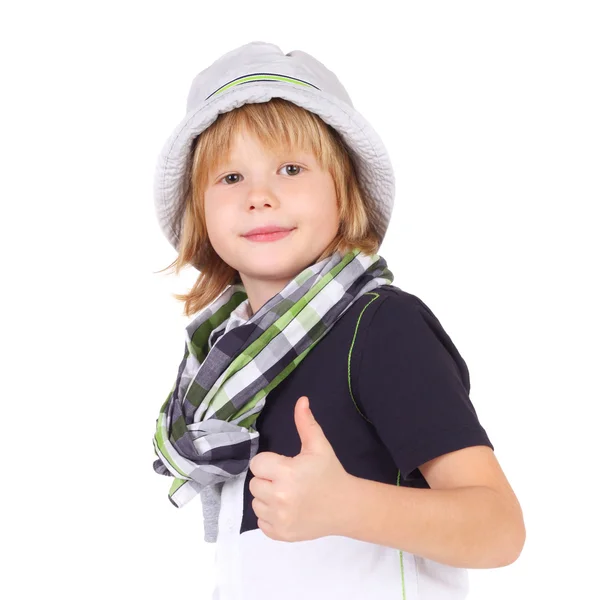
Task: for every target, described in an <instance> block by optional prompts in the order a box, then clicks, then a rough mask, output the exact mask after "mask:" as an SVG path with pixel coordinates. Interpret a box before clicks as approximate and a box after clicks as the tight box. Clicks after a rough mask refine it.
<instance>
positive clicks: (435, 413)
mask: <svg viewBox="0 0 600 600" xmlns="http://www.w3.org/2000/svg"><path fill="white" fill-rule="evenodd" d="M373 308H374V311H373V313H372V318H371V319H370V321H369V320H367V323H366V324H365V325H366V328H365V330H364V332H363V335H362V337H359V341H360V340H362V344H358V347H359V348H360V349H361V350H360V354H359V363H358V378H357V379H358V385H357V391H358V398H357V400H358V403H359V405H360V406H361V407H362V410H363V411H364V414H365V416H366V417H367V419H368V420H369V421H370V422H371V423H372V424H373V426H374V428H375V430H376V432H377V434H378V436H379V437H380V439H381V440H382V442H383V444H384V445H385V446H386V447H387V449H388V450H389V452H390V454H391V456H392V458H393V459H394V461H395V463H396V466H397V468H398V469H399V470H400V473H401V475H402V477H403V478H404V479H405V480H406V479H412V478H416V477H417V475H418V473H414V471H415V470H416V469H417V468H418V467H419V466H420V465H422V464H423V463H425V462H427V461H428V460H431V459H433V458H436V457H438V456H441V455H443V454H447V453H448V452H453V451H455V450H460V449H462V448H466V447H468V446H477V445H485V446H489V447H490V448H492V450H493V449H494V447H493V445H492V443H491V442H490V440H489V438H488V435H487V433H486V431H485V429H484V428H483V427H482V425H481V424H480V422H479V419H478V417H477V413H476V411H475V408H474V406H473V404H472V402H471V400H470V398H469V391H470V380H469V371H468V369H467V365H466V363H465V361H464V360H463V358H462V357H461V355H460V354H459V352H458V350H457V349H456V347H455V346H454V344H453V343H452V340H451V339H450V337H449V336H448V334H447V333H446V332H445V331H444V329H443V327H442V325H441V323H440V322H439V321H438V319H437V318H436V317H435V315H434V314H433V312H432V311H431V310H430V309H429V308H428V307H427V306H426V305H425V304H424V303H423V302H422V301H421V300H420V299H419V298H418V297H417V296H414V295H412V294H408V293H406V292H402V293H401V294H394V295H389V296H386V297H383V298H381V302H379V301H376V302H374V303H373ZM360 332H361V327H360V326H359V334H360Z"/></svg>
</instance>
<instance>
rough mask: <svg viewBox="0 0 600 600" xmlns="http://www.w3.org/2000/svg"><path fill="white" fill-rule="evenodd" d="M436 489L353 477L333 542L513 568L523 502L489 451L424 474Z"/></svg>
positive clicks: (476, 450)
mask: <svg viewBox="0 0 600 600" xmlns="http://www.w3.org/2000/svg"><path fill="white" fill-rule="evenodd" d="M420 471H421V473H422V474H423V476H424V477H425V479H426V480H427V483H428V484H429V486H430V487H431V489H419V488H406V487H397V486H394V485H390V484H387V483H380V482H377V481H371V480H368V479H362V478H360V477H355V476H352V475H350V474H348V480H347V484H348V488H347V490H346V493H345V497H346V498H347V499H348V500H347V502H346V503H345V504H344V505H343V509H341V510H340V511H339V512H338V514H337V517H338V518H337V519H336V523H335V524H334V531H333V532H332V535H343V536H347V537H351V538H354V539H357V540H362V541H366V542H372V543H375V544H381V545H384V546H389V547H392V548H398V549H402V550H405V551H407V552H411V553H413V554H416V555H419V556H422V557H424V558H429V559H431V560H434V561H437V562H440V563H444V564H447V565H451V566H455V567H465V568H484V569H485V568H494V567H502V566H506V565H509V564H511V563H513V562H514V561H515V560H516V559H517V558H518V557H519V555H520V553H521V550H522V549H523V545H524V543H525V524H524V521H523V514H522V511H521V507H520V504H519V501H518V500H517V498H516V496H515V494H514V492H513V490H512V488H511V486H510V484H509V483H508V481H507V479H506V477H505V476H504V473H503V471H502V469H501V467H500V465H499V463H498V461H497V459H496V456H495V454H494V453H493V451H492V450H491V449H490V448H489V447H487V446H472V447H468V448H464V449H462V450H458V451H456V452H450V453H448V454H444V455H442V456H439V457H437V458H435V459H433V460H431V461H429V462H427V463H425V464H424V465H422V466H421V467H420Z"/></svg>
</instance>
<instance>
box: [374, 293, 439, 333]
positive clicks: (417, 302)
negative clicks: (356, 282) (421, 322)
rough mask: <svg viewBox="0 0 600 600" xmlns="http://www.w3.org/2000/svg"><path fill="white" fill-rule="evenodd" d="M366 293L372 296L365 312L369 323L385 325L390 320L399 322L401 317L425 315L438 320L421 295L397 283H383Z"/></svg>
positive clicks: (409, 317)
mask: <svg viewBox="0 0 600 600" xmlns="http://www.w3.org/2000/svg"><path fill="white" fill-rule="evenodd" d="M365 295H366V296H369V297H370V300H368V301H366V303H365V314H364V316H365V317H366V321H367V322H368V324H369V325H379V326H382V327H385V325H386V322H387V321H389V320H393V321H396V322H397V321H398V320H399V319H400V320H402V319H407V318H408V319H411V318H415V317H416V316H423V315H427V317H428V318H433V319H435V320H437V319H436V317H435V315H434V314H433V312H432V310H431V309H430V308H429V306H427V304H425V302H423V300H421V298H419V296H417V295H416V294H412V293H410V292H408V291H406V290H403V289H401V288H400V287H398V286H396V285H391V284H386V285H382V286H379V287H378V288H376V289H374V290H372V291H370V292H368V293H367V294H365ZM367 309H368V310H367Z"/></svg>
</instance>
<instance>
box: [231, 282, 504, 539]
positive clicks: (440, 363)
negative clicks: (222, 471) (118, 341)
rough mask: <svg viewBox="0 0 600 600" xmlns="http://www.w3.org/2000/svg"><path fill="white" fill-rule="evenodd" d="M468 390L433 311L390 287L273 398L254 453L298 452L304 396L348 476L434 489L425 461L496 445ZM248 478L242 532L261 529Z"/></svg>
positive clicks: (345, 318)
mask: <svg viewBox="0 0 600 600" xmlns="http://www.w3.org/2000/svg"><path fill="white" fill-rule="evenodd" d="M234 331H235V329H233V330H232V331H231V333H230V334H233V333H234ZM230 334H226V335H230ZM469 391H470V381H469V371H468V369H467V365H466V363H465V361H464V360H463V358H462V357H461V355H460V354H459V352H458V350H457V348H456V347H455V346H454V344H453V342H452V340H451V339H450V337H449V335H448V334H447V333H446V331H445V330H444V329H443V327H442V325H441V323H440V322H439V320H438V319H437V318H436V316H435V315H434V314H433V312H432V311H431V310H430V309H429V308H428V307H427V305H426V304H425V303H424V302H423V301H422V300H420V299H419V298H418V297H417V296H415V295H413V294H410V293H408V292H405V291H403V290H401V289H400V288H398V287H397V286H394V285H384V286H381V287H379V288H376V289H375V290H373V291H371V292H368V293H366V294H363V296H361V297H359V298H358V299H357V300H356V301H355V302H354V304H353V305H352V306H351V307H350V308H349V309H348V310H347V311H346V312H345V313H344V314H343V315H342V316H341V317H340V319H338V321H337V322H336V323H335V324H334V326H333V327H332V328H331V329H330V331H329V332H328V333H327V334H326V335H325V336H324V337H323V338H322V339H321V340H320V342H319V343H318V344H316V346H314V348H313V349H312V350H311V351H310V352H309V353H308V354H307V355H306V357H305V358H304V359H303V361H302V362H301V363H300V364H299V365H298V366H297V367H296V368H295V369H294V370H293V371H292V372H291V373H290V374H289V375H288V376H287V377H286V379H284V380H283V381H282V382H281V383H280V384H279V385H278V386H277V387H276V388H274V389H273V390H272V391H271V392H270V393H269V395H268V397H267V399H266V403H265V406H264V408H263V410H262V412H261V414H260V416H259V417H258V419H257V421H256V423H255V427H256V429H257V430H258V431H259V433H260V436H259V449H258V452H266V451H269V452H275V453H277V454H282V455H285V456H296V455H297V454H299V453H300V448H301V443H300V437H299V435H298V432H297V430H296V424H295V421H294V409H295V405H296V403H297V401H298V399H299V398H300V397H301V396H308V398H309V401H310V408H311V410H312V412H313V414H314V416H315V418H316V420H317V422H318V423H319V424H320V426H321V427H322V429H323V432H324V434H325V436H326V437H327V439H328V440H329V442H330V443H331V445H332V447H333V449H334V451H335V453H336V455H337V457H338V459H339V460H340V462H341V463H342V465H343V467H344V468H345V469H346V471H347V472H348V473H350V474H351V475H354V476H356V477H362V478H365V479H371V480H374V481H381V482H383V483H389V484H392V485H398V484H399V485H401V486H408V487H419V488H429V485H428V484H427V481H426V480H425V478H424V477H423V475H422V474H421V472H420V471H419V466H420V465H422V464H423V463H425V462H427V461H429V460H431V459H433V458H436V457H438V456H441V455H442V454H446V453H448V452H453V451H455V450H459V449H462V448H466V447H468V446H476V445H485V446H489V447H490V448H492V450H493V449H494V447H493V445H492V443H491V442H490V440H489V438H488V436H487V433H486V431H485V429H484V428H483V426H482V425H481V424H480V422H479V419H478V417H477V413H476V411H475V408H474V406H473V404H472V402H471V400H470V398H469ZM399 474H400V479H399V483H398V477H399ZM252 477H253V474H252V472H251V471H250V470H249V469H248V471H247V474H246V478H245V483H244V495H243V513H242V519H241V529H240V531H239V533H240V534H241V533H243V532H244V531H250V530H253V529H258V525H257V517H256V515H255V514H254V511H253V509H252V500H253V496H252V494H251V493H250V491H249V482H250V480H251V479H252Z"/></svg>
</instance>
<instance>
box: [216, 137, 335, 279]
mask: <svg viewBox="0 0 600 600" xmlns="http://www.w3.org/2000/svg"><path fill="white" fill-rule="evenodd" d="M233 142H234V143H233V145H232V148H231V156H230V160H229V161H228V162H227V163H225V164H222V165H221V166H220V167H218V168H217V169H216V170H215V171H214V172H212V173H209V178H208V183H207V189H206V192H205V195H204V201H205V216H206V225H207V229H208V236H209V239H210V242H211V244H212V246H213V248H214V249H215V251H216V252H217V254H218V255H219V256H220V257H221V258H222V259H223V260H224V261H225V262H226V263H227V264H229V265H230V266H232V267H233V268H234V269H236V270H238V271H239V272H240V276H241V278H242V281H243V283H244V285H245V286H246V287H248V285H249V283H250V282H252V285H253V286H257V285H261V284H260V283H259V282H260V281H266V280H268V282H269V283H268V285H269V286H270V287H271V289H272V288H273V286H274V285H275V286H277V284H278V283H280V284H281V288H283V286H284V285H286V284H287V283H288V282H289V281H290V280H291V279H292V278H294V277H295V276H296V275H297V274H298V273H300V272H301V271H302V270H303V269H305V268H306V267H307V266H309V265H311V264H313V263H314V262H315V260H316V259H317V258H318V257H319V256H320V254H321V253H322V252H323V250H325V248H327V246H328V245H329V244H330V243H331V241H332V240H333V239H334V238H335V236H336V234H337V232H338V227H339V213H338V208H337V199H336V193H335V187H334V183H333V179H332V177H331V175H330V174H329V172H328V171H324V170H322V169H321V168H320V166H319V164H318V162H317V160H316V158H315V157H314V156H313V155H312V154H306V153H304V152H299V151H294V152H291V153H289V154H285V155H280V156H273V155H270V154H268V153H266V152H265V151H264V149H263V147H262V146H261V145H260V144H259V142H258V140H257V139H256V138H254V137H251V136H250V135H249V134H244V135H239V136H238V137H237V138H236V139H235V140H234V141H233ZM266 225H279V226H282V227H285V228H294V229H293V231H291V233H289V234H288V235H287V236H285V237H283V238H281V239H278V240H275V241H269V242H258V241H253V240H250V239H248V238H245V237H243V235H244V234H245V233H247V232H248V231H250V230H251V229H254V228H256V227H262V226H266Z"/></svg>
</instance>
